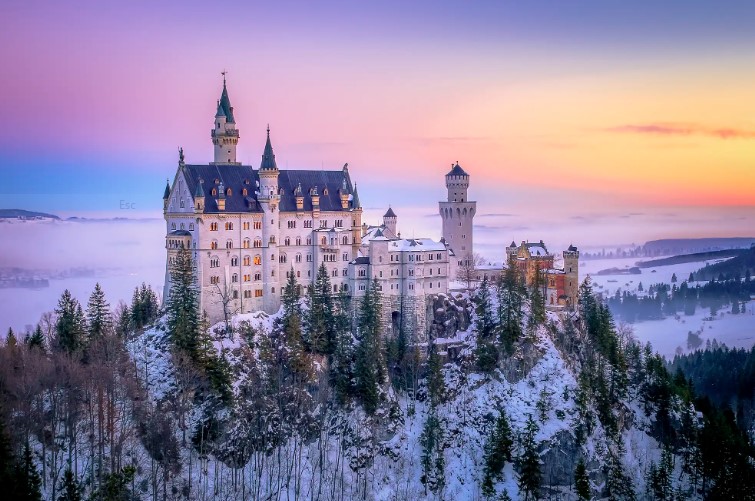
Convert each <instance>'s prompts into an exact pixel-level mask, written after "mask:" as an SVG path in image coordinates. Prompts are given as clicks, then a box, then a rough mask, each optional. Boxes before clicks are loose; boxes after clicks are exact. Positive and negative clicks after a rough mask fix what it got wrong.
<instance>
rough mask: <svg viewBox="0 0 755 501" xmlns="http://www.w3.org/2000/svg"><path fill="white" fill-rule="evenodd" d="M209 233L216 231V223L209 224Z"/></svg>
mask: <svg viewBox="0 0 755 501" xmlns="http://www.w3.org/2000/svg"><path fill="white" fill-rule="evenodd" d="M210 231H218V223H210Z"/></svg>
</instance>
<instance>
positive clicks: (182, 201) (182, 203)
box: [181, 198, 184, 209]
mask: <svg viewBox="0 0 755 501" xmlns="http://www.w3.org/2000/svg"><path fill="white" fill-rule="evenodd" d="M181 208H182V209H183V208H184V199H183V198H182V199H181Z"/></svg>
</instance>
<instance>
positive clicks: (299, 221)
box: [163, 78, 474, 331]
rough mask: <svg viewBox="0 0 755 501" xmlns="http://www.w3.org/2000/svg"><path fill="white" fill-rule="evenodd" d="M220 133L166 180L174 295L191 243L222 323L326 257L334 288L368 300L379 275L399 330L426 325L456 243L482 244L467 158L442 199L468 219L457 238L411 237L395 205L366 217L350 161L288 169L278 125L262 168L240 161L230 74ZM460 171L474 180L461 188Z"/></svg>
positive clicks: (202, 289)
mask: <svg viewBox="0 0 755 501" xmlns="http://www.w3.org/2000/svg"><path fill="white" fill-rule="evenodd" d="M210 137H211V139H212V143H213V147H214V161H213V162H211V163H209V164H189V163H186V162H185V159H184V155H183V151H181V152H180V154H179V162H178V169H177V170H176V173H175V176H174V178H173V181H172V182H168V184H167V185H166V187H165V192H164V195H163V212H164V217H165V222H166V250H167V260H166V269H165V289H164V294H163V295H164V297H168V293H169V291H170V286H171V277H170V265H171V263H172V262H173V260H174V259H175V254H176V253H177V252H178V251H179V249H182V248H186V249H191V251H192V254H193V257H194V259H195V263H196V270H197V271H196V273H197V285H198V290H199V296H200V308H201V309H202V310H203V311H204V312H206V313H207V315H208V317H209V319H210V321H211V322H215V321H218V320H220V319H222V318H223V317H224V315H225V313H228V314H236V313H249V312H254V311H265V312H268V313H272V312H275V311H277V310H278V309H279V307H280V304H281V295H282V292H283V291H282V288H283V287H284V286H285V283H286V280H287V278H288V274H289V273H295V274H296V279H297V281H298V283H299V284H300V286H302V287H306V286H308V285H310V284H311V283H313V281H314V279H315V277H316V275H317V271H318V268H319V267H320V265H321V264H324V265H325V268H326V269H327V272H328V275H329V277H330V281H331V284H332V287H333V292H334V293H336V292H341V291H345V292H347V293H349V294H350V295H351V296H352V297H354V298H359V297H361V296H363V295H364V294H365V292H366V290H367V287H368V286H369V282H370V281H371V280H372V279H376V280H377V281H378V284H379V287H380V289H381V292H382V296H383V303H384V304H383V310H384V316H385V324H386V325H387V326H388V329H389V331H391V330H393V331H395V329H398V328H406V329H415V330H422V329H423V328H424V316H425V304H426V296H427V295H430V294H435V293H439V292H447V291H448V287H449V277H451V276H452V275H451V274H450V272H451V270H450V267H451V266H452V265H453V266H456V265H457V264H458V260H457V259H456V255H455V253H454V250H453V247H452V246H450V245H449V244H448V242H451V243H456V242H459V245H460V247H459V248H462V247H463V248H465V249H466V248H468V249H469V250H470V251H471V245H472V240H471V236H472V224H471V221H472V213H471V211H470V209H469V207H473V206H474V202H472V203H471V205H470V203H469V202H466V186H468V184H469V183H468V179H469V176H467V175H466V173H464V171H463V170H462V169H461V167H459V166H458V164H457V165H456V166H455V167H454V168H453V169H452V171H451V172H449V174H448V176H446V184H447V187H448V190H449V195H448V198H449V202H443V203H442V204H441V206H442V210H443V208H445V210H446V211H447V212H448V220H449V221H452V222H453V223H454V224H458V225H459V229H458V230H456V229H455V231H453V232H451V233H449V237H448V238H447V240H446V243H444V242H443V241H440V242H439V241H434V240H431V239H428V238H416V239H415V238H412V239H402V238H401V237H400V233H399V232H398V230H397V225H398V222H397V221H398V217H397V216H396V213H395V212H394V211H393V209H390V208H389V209H388V211H387V212H386V214H385V216H384V218H383V224H382V225H380V226H367V225H366V224H364V225H363V224H362V205H361V202H360V200H359V194H358V191H357V185H356V183H354V182H353V181H352V179H351V175H350V173H349V169H348V165H344V167H343V168H342V169H341V170H335V171H323V170H288V169H286V170H281V169H279V168H278V165H277V162H276V160H275V153H274V151H273V146H272V140H271V137H270V129H269V127H268V130H267V137H266V141H265V146H264V149H263V153H262V159H261V162H260V166H259V168H258V169H255V168H253V167H252V166H249V165H242V164H241V163H239V162H238V161H237V160H236V147H237V145H238V141H239V130H238V129H237V127H236V121H235V118H234V113H233V107H232V106H231V102H230V98H229V96H228V89H227V85H226V82H225V78H224V79H223V90H222V93H221V96H220V100H219V101H218V104H217V112H216V114H215V117H214V120H213V128H212V130H211V131H210ZM460 173H461V174H460ZM461 178H466V184H465V187H464V188H461V187H460V186H457V184H460V183H461V181H460V180H461ZM452 190H455V191H454V193H453V194H452ZM455 198H458V199H459V201H458V202H456V200H455ZM462 199H463V200H462ZM452 200H453V201H452ZM457 205H458V207H457ZM444 220H445V219H444ZM444 224H445V223H444ZM444 227H445V226H444Z"/></svg>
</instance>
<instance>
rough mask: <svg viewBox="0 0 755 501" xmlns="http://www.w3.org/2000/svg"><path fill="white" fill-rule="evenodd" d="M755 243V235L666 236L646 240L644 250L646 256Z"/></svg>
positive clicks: (741, 246)
mask: <svg viewBox="0 0 755 501" xmlns="http://www.w3.org/2000/svg"><path fill="white" fill-rule="evenodd" d="M753 243H755V237H725V238H664V239H660V240H650V241H648V242H645V245H644V246H643V250H644V252H645V255H646V256H664V255H665V256H668V255H675V254H693V253H696V252H709V251H718V250H727V249H748V248H749V247H750V245H752V244H753Z"/></svg>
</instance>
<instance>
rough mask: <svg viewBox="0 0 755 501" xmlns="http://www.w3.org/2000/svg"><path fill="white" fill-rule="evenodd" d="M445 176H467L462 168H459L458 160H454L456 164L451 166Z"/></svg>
mask: <svg viewBox="0 0 755 501" xmlns="http://www.w3.org/2000/svg"><path fill="white" fill-rule="evenodd" d="M446 176H469V174H467V173H466V172H465V171H464V169H462V168H461V166H460V165H459V162H456V165H454V166H452V167H451V170H450V171H449V172H448V174H446Z"/></svg>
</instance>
